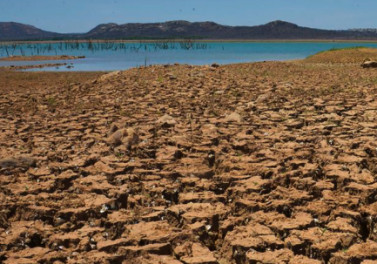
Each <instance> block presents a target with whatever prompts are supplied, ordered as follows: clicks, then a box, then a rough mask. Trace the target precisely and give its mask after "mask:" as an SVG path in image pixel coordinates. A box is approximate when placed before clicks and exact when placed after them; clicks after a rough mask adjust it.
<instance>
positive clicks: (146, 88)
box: [0, 62, 377, 264]
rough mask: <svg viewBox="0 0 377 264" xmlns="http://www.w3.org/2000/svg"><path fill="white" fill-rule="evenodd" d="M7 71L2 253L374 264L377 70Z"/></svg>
mask: <svg viewBox="0 0 377 264" xmlns="http://www.w3.org/2000/svg"><path fill="white" fill-rule="evenodd" d="M2 74H3V73H2ZM9 74H13V76H14V78H16V77H17V78H20V79H19V83H17V82H12V81H11V80H10V79H9V78H11V77H12V76H11V75H6V74H5V75H4V74H3V75H1V78H3V79H4V80H6V82H7V85H4V83H3V85H2V86H1V89H0V92H1V97H0V112H1V115H0V181H1V187H0V188H1V192H0V205H1V207H0V249H1V251H0V261H1V262H2V263H151V264H152V263H153V264H157V263H173V264H175V263H176V264H179V263H185V264H208V263H211V264H212V263H218V264H225V263H237V264H243V263H265V264H267V263H289V264H293V263H295V264H296V263H332V264H340V263H347V264H354V263H358V264H359V263H376V260H377V253H376V252H377V235H376V224H375V223H376V221H377V220H376V219H377V193H376V186H377V185H376V184H377V182H376V173H377V167H376V162H377V133H376V129H377V96H376V94H377V93H376V91H377V81H376V80H377V71H374V70H372V69H370V70H365V69H362V68H361V67H360V66H359V65H357V64H323V63H320V64H319V63H308V62H268V63H254V64H238V65H228V66H220V67H209V66H197V67H193V66H185V65H174V66H151V67H147V68H138V69H131V70H128V71H125V72H113V73H109V74H99V73H96V74H93V75H92V76H86V78H84V77H79V76H78V75H74V74H72V75H64V76H65V77H64V78H67V76H71V77H70V78H71V79H70V81H68V82H66V81H64V80H62V79H61V78H62V77H61V76H63V75H59V74H57V75H53V74H49V73H36V75H31V74H30V73H9ZM23 74H24V75H23ZM38 74H39V75H38ZM6 76H8V77H6ZM9 76H10V77H9ZM25 76H29V77H28V78H26V77H25ZM46 76H48V77H46ZM59 76H60V77H59ZM72 76H73V77H72ZM43 78H45V79H43ZM54 78H56V81H55V80H54ZM59 78H60V79H59ZM75 79H76V81H75ZM43 80H44V81H43ZM22 83H23V84H22Z"/></svg>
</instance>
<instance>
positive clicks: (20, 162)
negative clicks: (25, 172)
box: [0, 156, 37, 169]
mask: <svg viewBox="0 0 377 264" xmlns="http://www.w3.org/2000/svg"><path fill="white" fill-rule="evenodd" d="M36 162H37V161H36V159H34V158H31V157H26V156H21V157H18V158H8V159H0V168H2V169H10V168H22V169H28V168H30V167H34V166H35V165H36Z"/></svg>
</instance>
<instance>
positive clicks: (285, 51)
mask: <svg viewBox="0 0 377 264" xmlns="http://www.w3.org/2000/svg"><path fill="white" fill-rule="evenodd" d="M353 46H366V47H374V48H377V43H357V42H354V43H341V42H198V43H191V42H172V43H167V42H166V43H153V42H143V43H121V42H108V43H91V42H86V43H69V44H67V43H54V44H46V43H42V44H34V43H33V44H22V45H16V46H14V45H1V44H0V57H6V56H8V55H26V56H30V55H76V56H85V57H86V58H85V59H79V60H67V61H48V62H35V61H33V62H15V61H12V62H6V61H0V66H9V65H29V64H43V63H59V62H65V63H68V64H70V63H73V66H74V67H73V68H70V69H68V68H66V67H64V66H63V67H59V68H55V67H51V68H44V69H42V70H44V71H111V70H123V69H128V68H132V67H138V66H145V65H152V64H173V63H180V64H193V65H204V64H212V63H219V64H229V63H239V62H256V61H271V60H278V61H280V60H291V59H302V58H305V57H307V56H309V55H312V54H315V53H317V52H319V51H323V50H328V49H333V48H344V47H353ZM32 70H33V71H40V70H41V69H32Z"/></svg>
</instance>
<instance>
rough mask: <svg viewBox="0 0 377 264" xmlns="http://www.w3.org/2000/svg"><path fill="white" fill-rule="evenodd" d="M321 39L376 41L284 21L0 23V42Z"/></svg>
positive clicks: (361, 32)
mask: <svg viewBox="0 0 377 264" xmlns="http://www.w3.org/2000/svg"><path fill="white" fill-rule="evenodd" d="M72 38H73V39H168V38H200V39H250V40H257V39H266V40H279V39H288V40H289V39H324V40H366V39H370V40H377V30H373V29H354V30H323V29H315V28H308V27H300V26H298V25H296V24H292V23H289V22H285V21H280V20H277V21H273V22H270V23H267V24H265V25H259V26H251V27H250V26H224V25H220V24H216V23H214V22H194V23H191V22H188V21H169V22H164V23H128V24H122V25H118V24H114V23H109V24H100V25H98V26H96V27H95V28H93V29H92V30H90V31H89V32H87V33H84V34H59V33H54V32H48V31H44V30H41V29H38V28H36V27H33V26H30V25H24V24H19V23H14V22H6V23H1V22H0V40H35V39H39V40H42V39H72Z"/></svg>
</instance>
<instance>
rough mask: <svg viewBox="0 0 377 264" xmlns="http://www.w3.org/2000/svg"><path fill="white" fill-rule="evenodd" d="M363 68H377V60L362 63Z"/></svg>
mask: <svg viewBox="0 0 377 264" xmlns="http://www.w3.org/2000/svg"><path fill="white" fill-rule="evenodd" d="M361 67H363V68H377V61H364V62H363V63H362V64H361Z"/></svg>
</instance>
